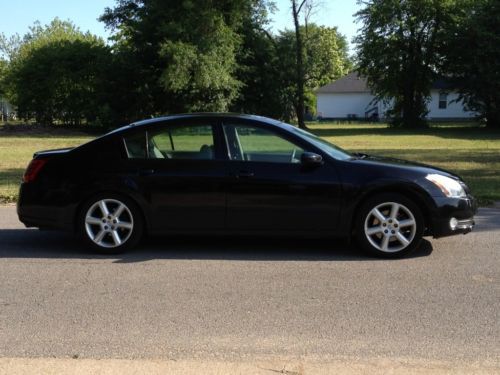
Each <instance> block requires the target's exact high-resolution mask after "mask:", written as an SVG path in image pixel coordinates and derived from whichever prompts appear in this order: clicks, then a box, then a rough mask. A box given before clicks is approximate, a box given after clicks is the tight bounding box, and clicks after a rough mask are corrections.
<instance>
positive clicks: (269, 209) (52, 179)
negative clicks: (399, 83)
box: [17, 114, 477, 257]
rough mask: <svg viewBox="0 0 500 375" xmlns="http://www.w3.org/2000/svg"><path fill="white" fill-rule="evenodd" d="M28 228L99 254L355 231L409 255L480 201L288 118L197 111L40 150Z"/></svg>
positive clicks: (438, 178)
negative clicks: (173, 237)
mask: <svg viewBox="0 0 500 375" xmlns="http://www.w3.org/2000/svg"><path fill="white" fill-rule="evenodd" d="M17 209H18V215H19V219H20V220H21V221H22V222H23V223H24V224H25V225H26V226H27V227H39V228H43V229H63V230H68V231H73V232H75V233H77V234H78V235H79V236H80V237H81V238H82V239H83V240H84V241H85V242H86V243H88V244H89V245H90V246H92V247H94V248H95V249H97V250H98V251H101V252H105V253H116V252H120V251H123V250H125V249H128V248H131V247H132V246H135V245H136V244H137V243H138V242H139V240H140V239H141V238H142V237H143V235H144V234H146V233H147V234H173V233H175V234H236V235H238V234H245V235H248V234H252V235H269V236H287V237H291V236H314V237H320V236H325V237H326V236H333V237H349V238H350V237H354V238H355V239H356V241H357V243H358V244H359V245H360V246H361V247H362V248H363V249H364V250H366V251H368V252H369V253H371V254H374V255H378V256H384V257H398V256H402V255H405V254H408V253H410V252H411V251H413V250H414V249H415V248H416V247H417V246H418V245H419V242H420V240H421V238H422V237H423V236H434V237H436V238H437V237H443V236H448V235H453V234H458V233H467V232H470V231H471V230H472V228H473V226H474V220H473V216H474V214H475V212H476V210H477V206H476V201H475V199H474V198H473V197H472V195H471V194H470V192H469V189H468V188H467V186H466V185H465V183H464V182H463V181H462V180H461V179H460V178H459V177H458V176H456V175H454V174H452V173H450V172H446V171H444V170H441V169H437V168H434V167H431V166H427V165H422V164H416V163H410V162H407V161H403V160H396V159H387V158H381V157H376V156H369V155H365V154H351V153H348V152H346V151H344V150H342V149H340V148H339V147H337V146H335V145H333V144H330V143H328V142H326V141H325V140H323V139H321V138H318V137H317V136H315V135H313V134H310V133H308V132H305V131H303V130H300V129H298V128H296V127H294V126H292V125H288V124H284V123H282V122H279V121H275V120H271V119H267V118H263V117H257V116H247V115H233V114H189V115H178V116H169V117H163V118H158V119H152V120H146V121H141V122H137V123H133V124H131V125H128V126H125V127H123V128H120V129H118V130H115V131H113V132H111V133H109V134H106V135H104V136H102V137H100V138H97V139H95V140H93V141H91V142H89V143H86V144H84V145H81V146H79V147H77V148H73V149H60V150H50V151H40V152H37V153H35V155H34V158H33V160H32V161H31V163H30V165H29V166H28V168H27V170H26V173H25V175H24V178H23V183H22V184H21V188H20V196H19V203H18V207H17Z"/></svg>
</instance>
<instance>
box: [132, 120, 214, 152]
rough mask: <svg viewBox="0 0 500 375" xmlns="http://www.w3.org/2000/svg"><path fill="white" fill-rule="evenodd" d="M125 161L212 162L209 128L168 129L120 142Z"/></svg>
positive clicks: (185, 127) (211, 136)
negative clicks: (124, 149) (177, 160)
mask: <svg viewBox="0 0 500 375" xmlns="http://www.w3.org/2000/svg"><path fill="white" fill-rule="evenodd" d="M124 143H125V148H126V151H127V157H128V158H129V159H179V160H213V159H215V149H214V132H213V127H212V125H204V124H199V125H198V124H197V125H186V126H169V127H165V128H162V129H158V130H153V131H149V132H143V133H138V134H133V135H130V136H126V137H125V138H124Z"/></svg>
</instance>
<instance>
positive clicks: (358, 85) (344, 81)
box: [316, 72, 457, 94]
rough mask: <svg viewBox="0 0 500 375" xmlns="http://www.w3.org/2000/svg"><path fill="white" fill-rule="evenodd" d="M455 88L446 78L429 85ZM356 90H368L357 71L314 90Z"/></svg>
mask: <svg viewBox="0 0 500 375" xmlns="http://www.w3.org/2000/svg"><path fill="white" fill-rule="evenodd" d="M456 88H457V84H456V82H452V81H450V80H448V79H446V78H438V79H436V80H435V81H434V82H433V84H432V87H431V89H432V90H453V89H456ZM357 92H370V89H369V88H368V84H367V83H366V78H364V77H361V76H359V75H358V72H352V73H349V74H348V75H346V76H344V77H342V78H339V79H338V80H336V81H334V82H332V83H329V84H328V85H325V86H322V87H320V88H319V89H317V90H316V93H318V94H330V93H357Z"/></svg>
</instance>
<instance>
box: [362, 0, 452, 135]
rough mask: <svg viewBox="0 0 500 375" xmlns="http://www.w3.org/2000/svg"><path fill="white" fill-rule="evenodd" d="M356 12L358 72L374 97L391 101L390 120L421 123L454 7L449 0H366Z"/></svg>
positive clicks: (398, 123) (410, 125)
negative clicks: (357, 24)
mask: <svg viewBox="0 0 500 375" xmlns="http://www.w3.org/2000/svg"><path fill="white" fill-rule="evenodd" d="M359 3H361V4H363V5H364V8H363V9H361V10H360V11H359V12H358V13H356V16H357V20H358V22H362V23H363V26H362V28H361V34H360V35H359V36H358V37H357V38H356V44H357V54H358V56H357V61H358V68H359V71H360V73H361V74H363V75H365V76H366V77H367V80H368V84H369V86H370V87H371V89H372V90H373V92H374V93H375V95H376V98H377V100H381V101H387V102H389V103H392V109H391V110H390V111H389V113H388V114H389V116H390V117H392V118H393V124H394V125H396V126H406V127H425V126H426V121H425V116H426V115H427V102H428V99H429V97H430V89H431V86H432V83H433V81H434V80H435V78H436V75H437V68H438V67H439V65H440V63H441V60H442V59H443V56H442V54H441V52H442V51H441V49H440V46H441V44H442V40H443V39H442V38H443V35H444V34H445V33H446V25H449V22H450V17H452V15H453V12H454V10H455V9H456V6H455V5H456V2H455V1H453V0H368V1H359Z"/></svg>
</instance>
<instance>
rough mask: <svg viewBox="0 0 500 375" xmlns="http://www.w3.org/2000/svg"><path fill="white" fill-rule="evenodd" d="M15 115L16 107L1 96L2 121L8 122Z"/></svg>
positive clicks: (0, 118)
mask: <svg viewBox="0 0 500 375" xmlns="http://www.w3.org/2000/svg"><path fill="white" fill-rule="evenodd" d="M13 113H14V107H13V106H12V105H10V104H9V102H7V100H5V99H3V98H2V97H1V96H0V121H7V120H8V119H10V118H11V116H12V114H13Z"/></svg>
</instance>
